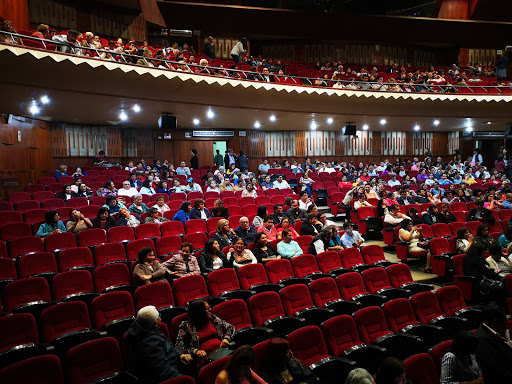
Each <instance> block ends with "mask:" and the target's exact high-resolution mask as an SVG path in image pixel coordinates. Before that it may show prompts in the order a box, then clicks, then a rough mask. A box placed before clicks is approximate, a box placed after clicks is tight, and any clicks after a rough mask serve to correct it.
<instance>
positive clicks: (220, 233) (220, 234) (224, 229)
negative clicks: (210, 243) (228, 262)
mask: <svg viewBox="0 0 512 384" xmlns="http://www.w3.org/2000/svg"><path fill="white" fill-rule="evenodd" d="M237 238H238V237H237V235H236V234H235V231H234V230H233V228H230V226H229V221H228V220H226V219H221V220H219V222H218V223H217V229H216V230H215V234H214V235H213V238H212V239H213V240H216V241H218V243H219V246H220V248H221V249H222V248H224V247H227V246H230V245H233V244H235V242H236V240H237Z"/></svg>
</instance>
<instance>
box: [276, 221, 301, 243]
mask: <svg viewBox="0 0 512 384" xmlns="http://www.w3.org/2000/svg"><path fill="white" fill-rule="evenodd" d="M285 229H287V230H289V231H291V233H292V239H295V238H296V237H298V236H299V234H298V233H297V231H296V230H295V229H293V226H291V225H290V219H289V218H287V217H283V220H281V227H279V228H278V229H277V238H278V239H282V238H283V231H284V230H285Z"/></svg>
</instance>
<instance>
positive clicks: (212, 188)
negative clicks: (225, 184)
mask: <svg viewBox="0 0 512 384" xmlns="http://www.w3.org/2000/svg"><path fill="white" fill-rule="evenodd" d="M206 192H218V193H220V189H219V187H217V183H216V182H215V181H212V182H210V184H209V185H208V188H206Z"/></svg>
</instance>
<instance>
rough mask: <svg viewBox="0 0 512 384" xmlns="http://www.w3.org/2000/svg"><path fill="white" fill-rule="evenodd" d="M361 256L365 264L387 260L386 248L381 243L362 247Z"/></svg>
mask: <svg viewBox="0 0 512 384" xmlns="http://www.w3.org/2000/svg"><path fill="white" fill-rule="evenodd" d="M361 256H362V257H363V261H364V263H365V264H369V265H371V264H374V263H376V262H377V261H385V260H386V257H385V256H384V250H383V249H382V247H381V246H380V245H376V244H372V245H367V246H366V247H363V248H361Z"/></svg>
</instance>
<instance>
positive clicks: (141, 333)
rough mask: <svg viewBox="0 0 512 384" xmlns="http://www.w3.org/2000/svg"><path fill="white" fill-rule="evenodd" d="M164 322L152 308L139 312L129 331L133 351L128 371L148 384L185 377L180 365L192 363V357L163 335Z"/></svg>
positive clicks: (128, 336)
mask: <svg viewBox="0 0 512 384" xmlns="http://www.w3.org/2000/svg"><path fill="white" fill-rule="evenodd" d="M160 323H161V318H160V314H159V313H158V311H157V309H156V308H155V307H154V306H152V305H148V306H146V307H143V308H141V309H140V310H139V312H137V317H136V318H135V320H134V322H133V323H132V325H131V326H130V328H129V329H128V331H127V332H126V344H127V346H128V350H129V356H128V359H129V362H128V364H127V368H128V370H129V371H130V372H131V373H133V374H134V375H135V376H136V377H137V378H138V379H139V381H140V382H143V383H146V384H153V383H154V384H156V383H161V382H163V381H165V380H169V379H173V378H175V377H179V376H182V375H181V373H180V372H179V371H178V364H180V363H182V364H183V365H185V366H186V365H188V364H189V362H190V361H191V360H192V356H191V355H190V354H188V353H180V351H179V350H178V349H177V348H176V347H175V346H174V345H173V344H172V343H171V342H170V341H169V340H167V338H166V337H165V335H164V334H163V333H162V332H160Z"/></svg>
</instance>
